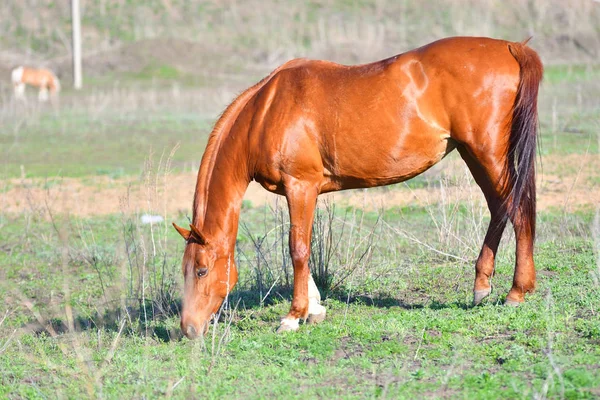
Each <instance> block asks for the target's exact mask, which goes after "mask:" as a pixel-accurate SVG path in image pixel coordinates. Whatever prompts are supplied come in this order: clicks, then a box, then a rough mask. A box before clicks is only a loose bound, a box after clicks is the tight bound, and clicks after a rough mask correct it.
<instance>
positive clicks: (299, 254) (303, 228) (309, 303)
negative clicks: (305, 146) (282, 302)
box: [277, 178, 325, 332]
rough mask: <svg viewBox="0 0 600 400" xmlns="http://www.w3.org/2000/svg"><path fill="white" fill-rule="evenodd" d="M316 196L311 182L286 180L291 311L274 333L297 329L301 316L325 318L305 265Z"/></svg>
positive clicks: (308, 254)
mask: <svg viewBox="0 0 600 400" xmlns="http://www.w3.org/2000/svg"><path fill="white" fill-rule="evenodd" d="M317 195H318V189H317V185H316V184H314V183H309V182H305V181H299V180H297V179H294V178H290V179H289V181H288V182H286V198H287V201H288V207H289V212H290V225H291V226H290V255H291V256H292V264H293V266H294V297H293V299H292V306H291V308H290V312H289V313H288V314H287V315H286V316H285V318H283V319H282V320H281V325H280V326H279V329H278V330H277V332H284V331H295V330H297V329H298V326H299V322H300V319H301V318H302V319H308V320H309V322H315V323H316V322H321V321H322V320H323V319H325V307H323V306H322V305H321V304H320V299H321V296H320V294H319V290H318V289H317V286H316V285H315V283H314V281H313V279H312V276H311V275H310V269H309V267H308V260H309V258H310V240H311V235H312V223H313V218H314V213H315V207H316V203H317Z"/></svg>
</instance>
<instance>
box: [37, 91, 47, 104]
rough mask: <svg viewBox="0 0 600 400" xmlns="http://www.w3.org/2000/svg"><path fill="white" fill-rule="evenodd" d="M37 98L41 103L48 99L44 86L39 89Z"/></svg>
mask: <svg viewBox="0 0 600 400" xmlns="http://www.w3.org/2000/svg"><path fill="white" fill-rule="evenodd" d="M38 99H39V101H41V102H42V103H43V102H45V101H48V89H46V88H41V89H40V93H39V95H38Z"/></svg>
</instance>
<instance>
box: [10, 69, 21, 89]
mask: <svg viewBox="0 0 600 400" xmlns="http://www.w3.org/2000/svg"><path fill="white" fill-rule="evenodd" d="M10 78H11V80H12V83H13V85H18V84H20V83H22V80H23V66H19V67H17V68H15V69H13V70H12V72H11V73H10Z"/></svg>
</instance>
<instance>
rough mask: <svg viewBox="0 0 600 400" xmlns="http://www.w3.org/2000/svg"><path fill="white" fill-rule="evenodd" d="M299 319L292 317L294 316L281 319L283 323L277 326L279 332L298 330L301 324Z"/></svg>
mask: <svg viewBox="0 0 600 400" xmlns="http://www.w3.org/2000/svg"><path fill="white" fill-rule="evenodd" d="M298 321H299V320H298V319H297V318H296V319H292V318H284V319H282V320H281V324H280V325H279V328H277V333H282V332H294V331H297V330H298V327H299V326H300V325H299V322H298Z"/></svg>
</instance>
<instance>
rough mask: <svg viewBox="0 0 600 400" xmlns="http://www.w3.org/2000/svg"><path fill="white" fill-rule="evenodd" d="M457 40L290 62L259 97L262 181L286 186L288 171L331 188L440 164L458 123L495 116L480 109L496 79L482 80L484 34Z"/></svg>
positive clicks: (396, 178)
mask: <svg viewBox="0 0 600 400" xmlns="http://www.w3.org/2000/svg"><path fill="white" fill-rule="evenodd" d="M454 41H456V42H458V43H456V44H455V43H454V42H453V40H452V39H450V40H448V41H447V43H445V44H444V43H442V42H437V43H434V44H433V45H430V46H427V47H424V48H421V49H417V50H415V51H412V52H408V53H405V54H402V55H400V56H397V57H393V58H391V59H388V60H384V61H380V62H377V63H373V64H368V65H363V66H356V67H344V66H338V65H335V64H331V63H322V62H309V63H307V64H305V65H304V66H302V67H301V68H293V69H290V70H286V71H283V72H282V73H281V74H280V76H278V77H276V78H275V79H274V80H273V82H270V84H269V85H266V86H265V91H264V93H262V94H261V96H260V98H258V99H257V101H256V103H255V105H256V108H255V113H257V114H260V115H259V118H257V120H259V121H260V122H259V123H258V124H256V125H255V128H256V127H258V128H257V131H258V135H257V136H259V137H260V139H259V140H257V141H256V143H260V144H261V145H262V148H261V150H260V151H259V152H258V154H259V155H258V162H257V166H258V172H259V173H258V174H257V175H258V179H257V180H259V181H261V179H262V181H261V183H263V185H264V186H265V187H267V188H268V189H269V190H273V191H278V192H281V191H282V186H281V184H279V182H281V179H282V175H281V174H282V173H283V174H287V175H291V176H294V177H296V178H299V179H313V180H315V181H316V184H319V185H320V190H321V192H327V191H334V190H341V189H350V188H358V187H371V186H379V185H385V184H390V183H395V182H401V181H403V180H406V179H410V178H412V177H414V176H416V175H418V174H420V173H421V172H423V171H425V170H426V169H428V168H429V167H431V166H432V165H434V164H435V163H436V162H438V161H439V160H441V159H442V158H443V157H444V155H445V154H447V152H449V151H450V150H452V148H453V146H454V144H455V143H454V141H453V140H451V139H450V137H451V134H453V133H454V131H455V130H457V131H459V132H461V134H463V135H464V134H466V133H465V132H472V131H473V130H474V127H475V126H477V127H479V126H480V125H481V124H482V122H481V121H480V120H486V121H489V119H490V118H489V117H483V116H481V115H476V114H477V113H478V112H477V104H476V103H477V101H479V102H480V103H486V102H487V98H486V96H489V95H490V93H491V92H493V91H494V88H493V86H494V82H493V81H492V82H488V83H490V84H491V85H488V86H490V87H489V88H488V87H485V85H483V84H482V82H483V81H485V79H488V78H486V74H487V72H485V71H487V70H488V69H490V68H491V69H493V67H491V66H489V65H487V64H489V63H490V60H489V59H488V60H482V59H481V58H482V54H485V52H483V53H482V51H481V49H479V42H477V40H476V39H467V40H464V39H463V40H456V39H455V40H454ZM465 42H466V43H465ZM486 44H487V42H486ZM492 44H493V45H494V46H495V47H498V46H497V43H496V41H493V43H492ZM472 48H474V49H475V50H472ZM470 50H471V51H470ZM494 51H495V52H498V50H497V49H494ZM506 53H507V55H508V57H511V56H510V54H509V53H508V51H506ZM495 56H497V54H491V57H492V58H493V57H495ZM473 69H474V70H475V71H473ZM482 70H485V71H483V72H482ZM469 71H471V72H469ZM488 75H489V74H488ZM495 79H496V78H495ZM510 84H511V85H512V84H513V82H512V81H511V82H510ZM478 91H479V92H478ZM477 92H478V93H477ZM474 95H475V97H473V96H474ZM477 96H479V97H482V98H486V101H485V102H484V101H482V99H477ZM507 104H508V103H507ZM511 104H512V103H511ZM480 108H481V109H482V110H483V109H485V107H480ZM483 112H485V110H484V111H483ZM463 114H467V115H463ZM461 124H462V126H461ZM253 135H256V133H254V134H253ZM458 136H459V139H460V140H463V139H464V138H463V137H462V136H460V135H458ZM453 138H454V136H453ZM265 182H270V185H269V184H265ZM270 186H271V187H270Z"/></svg>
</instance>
